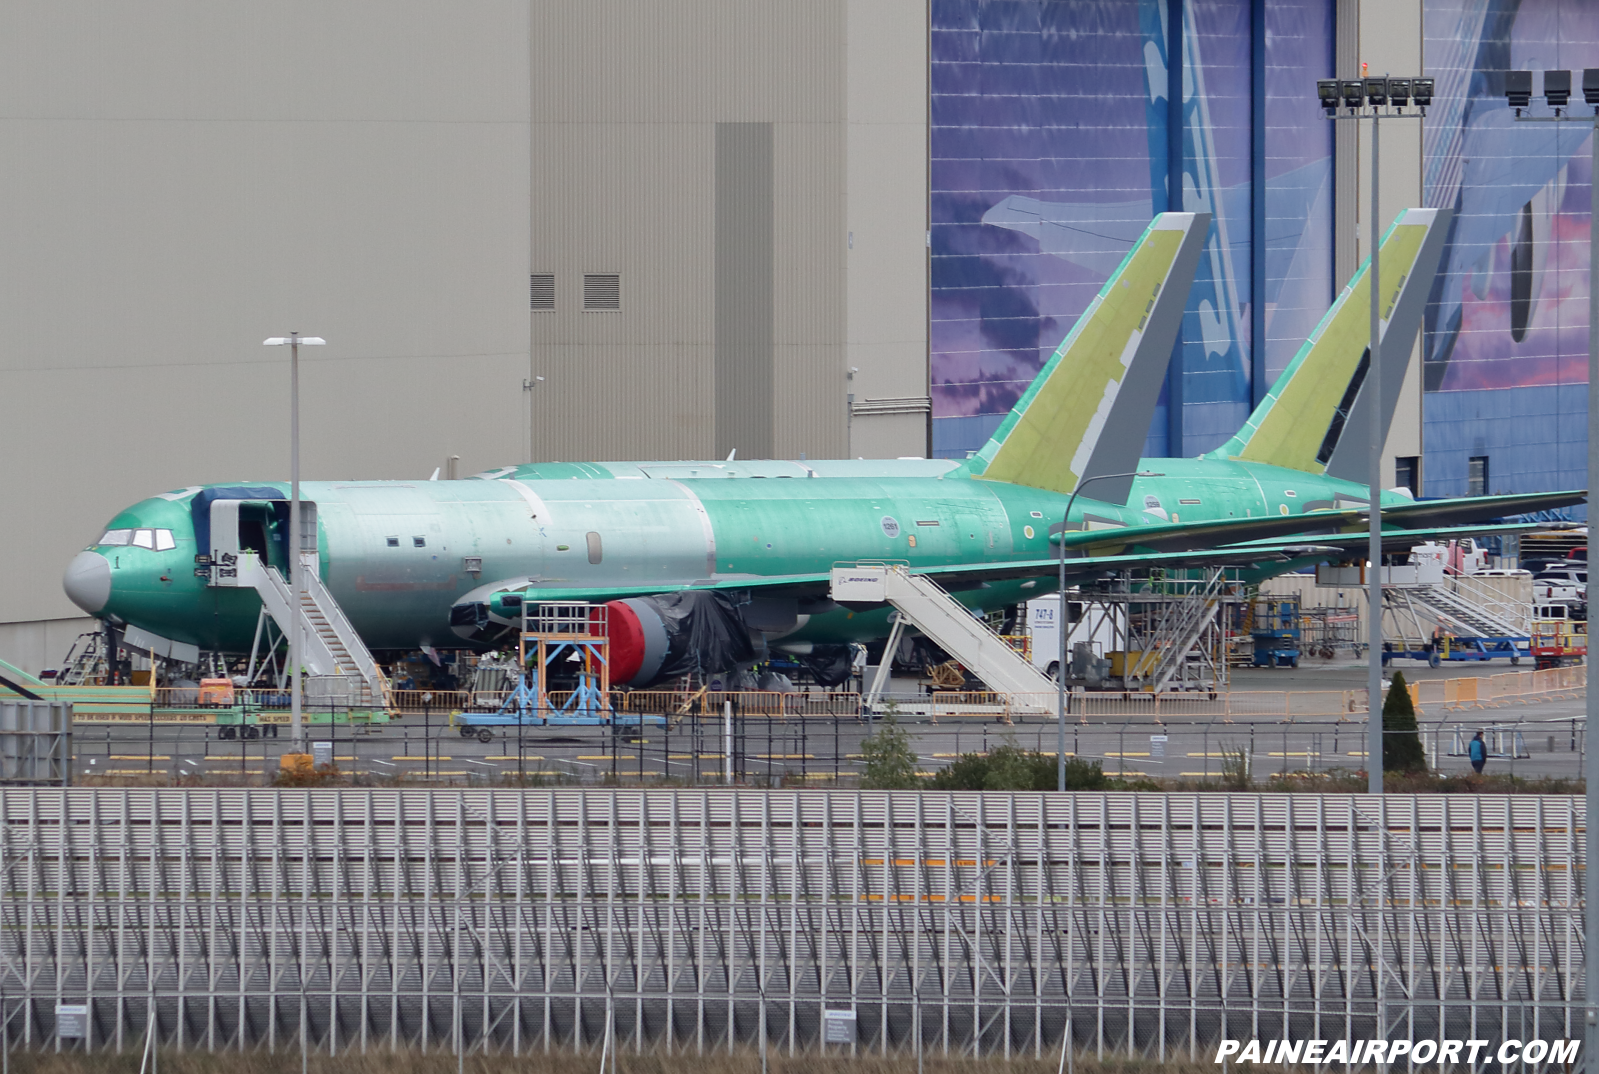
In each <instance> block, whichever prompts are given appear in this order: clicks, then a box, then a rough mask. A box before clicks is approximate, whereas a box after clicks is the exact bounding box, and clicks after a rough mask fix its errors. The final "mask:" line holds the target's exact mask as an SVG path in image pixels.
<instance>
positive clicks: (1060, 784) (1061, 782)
mask: <svg viewBox="0 0 1599 1074" xmlns="http://www.w3.org/2000/svg"><path fill="white" fill-rule="evenodd" d="M1165 476H1166V475H1165V474H1157V473H1155V472H1153V471H1151V470H1137V471H1134V472H1133V473H1130V474H1095V475H1094V476H1093V477H1085V478H1083V479H1082V480H1081V481H1079V482H1077V487H1076V488H1074V489H1072V494H1071V496H1070V497H1068V498H1067V500H1066V510H1065V511H1063V512H1062V513H1061V516H1060V588H1059V589H1058V590H1057V591H1056V592H1057V594H1058V596H1059V597H1060V609H1059V610H1058V611H1057V612H1056V613H1055V633H1056V635H1057V638H1056V640H1057V641H1059V643H1060V652H1059V655H1058V659H1057V662H1056V664H1055V718H1056V732H1055V789H1056V790H1058V791H1064V790H1065V789H1066V527H1067V526H1068V525H1070V524H1071V519H1072V504H1074V503H1076V502H1077V494H1078V493H1079V492H1081V491H1083V489H1085V488H1087V487H1088V486H1089V485H1092V484H1093V483H1094V482H1095V481H1109V480H1111V479H1112V478H1117V477H1165ZM1085 525H1086V524H1085Z"/></svg>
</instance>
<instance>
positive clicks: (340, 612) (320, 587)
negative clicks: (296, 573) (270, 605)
mask: <svg viewBox="0 0 1599 1074" xmlns="http://www.w3.org/2000/svg"><path fill="white" fill-rule="evenodd" d="M315 558H316V553H314V552H309V553H306V555H305V556H304V557H303V559H302V561H301V562H302V563H303V565H304V566H303V569H302V570H301V571H300V577H301V578H302V579H304V582H305V590H306V592H307V593H308V594H309V595H310V597H311V600H312V602H313V603H314V604H315V605H316V607H317V610H318V611H320V612H321V613H322V616H323V618H325V619H326V620H327V621H328V625H329V626H331V627H332V628H333V633H334V635H335V636H336V637H337V638H338V639H339V643H340V644H341V645H343V646H344V649H345V651H346V652H347V653H349V655H350V659H351V660H353V661H355V665H356V670H357V671H358V672H360V674H361V678H362V679H363V680H365V682H366V684H367V688H368V689H369V690H370V689H371V688H372V687H373V686H376V687H377V691H376V692H377V694H378V698H379V699H380V700H381V701H382V702H383V707H384V709H385V710H386V711H388V712H393V711H395V706H394V691H393V688H392V687H391V686H390V683H389V677H388V676H387V675H385V674H384V673H383V668H382V667H380V666H379V665H378V662H377V660H376V659H375V658H374V657H373V656H372V653H371V651H370V650H369V649H367V647H366V642H365V641H363V640H362V638H361V635H359V634H357V633H356V630H355V625H354V624H353V623H351V622H350V619H349V617H348V616H346V615H345V614H344V609H343V608H342V607H340V606H339V602H338V601H337V600H335V599H334V596H333V594H332V593H331V592H330V591H329V590H328V587H327V586H326V585H324V584H323V582H322V578H321V575H320V573H319V572H318V570H317V566H316V562H315ZM351 640H353V641H354V642H355V644H354V645H353V646H352V645H351V644H350V642H351Z"/></svg>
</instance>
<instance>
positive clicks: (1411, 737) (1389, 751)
mask: <svg viewBox="0 0 1599 1074" xmlns="http://www.w3.org/2000/svg"><path fill="white" fill-rule="evenodd" d="M1382 768H1383V771H1384V772H1422V771H1425V770H1426V768H1427V751H1426V750H1425V749H1423V748H1422V745H1421V734H1420V730H1419V728H1418V727H1417V725H1416V706H1415V704H1414V703H1413V702H1412V701H1411V699H1410V687H1409V686H1408V685H1407V684H1406V683H1405V674H1404V672H1402V671H1396V672H1394V679H1393V682H1392V683H1391V684H1390V685H1389V687H1388V697H1387V699H1386V700H1385V701H1384V702H1383V703H1382Z"/></svg>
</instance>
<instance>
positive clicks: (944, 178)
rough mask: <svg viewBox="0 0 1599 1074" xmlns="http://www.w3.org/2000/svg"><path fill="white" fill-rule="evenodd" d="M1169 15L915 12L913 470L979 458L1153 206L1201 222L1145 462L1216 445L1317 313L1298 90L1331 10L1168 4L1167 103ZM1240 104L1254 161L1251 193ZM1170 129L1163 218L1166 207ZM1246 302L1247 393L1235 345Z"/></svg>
mask: <svg viewBox="0 0 1599 1074" xmlns="http://www.w3.org/2000/svg"><path fill="white" fill-rule="evenodd" d="M1257 3H1258V0H1257ZM1170 15H1171V12H1169V11H1168V10H1167V7H1166V4H1165V3H1164V2H1157V0H933V4H932V26H931V34H932V39H931V72H930V85H931V94H932V100H931V110H932V111H931V132H930V138H931V161H930V175H931V192H930V193H931V214H932V235H931V241H932V250H933V257H932V294H931V296H930V297H931V303H930V312H931V325H930V350H931V370H930V372H931V381H932V386H933V387H932V394H933V450H934V454H935V455H938V456H941V457H946V458H959V457H963V456H964V455H965V454H966V453H967V452H969V451H973V450H975V449H977V448H978V447H981V446H982V444H983V442H984V440H986V438H987V437H988V435H989V433H990V432H991V431H992V430H993V429H994V427H995V426H996V425H998V423H999V421H1000V420H1001V419H1002V418H1003V416H1004V414H1005V413H1006V412H1007V411H1008V410H1009V409H1010V407H1011V406H1012V405H1013V404H1014V402H1015V401H1016V399H1017V397H1018V396H1019V395H1020V394H1021V392H1022V391H1024V390H1025V389H1026V387H1027V385H1028V383H1029V382H1031V380H1032V378H1033V376H1034V375H1035V374H1036V373H1037V371H1038V369H1039V368H1040V367H1041V366H1042V364H1043V362H1044V361H1045V360H1047V359H1048V357H1049V356H1050V355H1051V354H1052V353H1053V352H1054V350H1055V348H1056V347H1057V346H1058V345H1059V343H1060V340H1061V339H1062V338H1063V337H1064V336H1065V334H1066V332H1067V331H1068V330H1069V329H1070V327H1071V325H1072V323H1073V321H1074V320H1075V319H1076V317H1077V316H1078V315H1079V314H1080V313H1081V312H1082V311H1083V309H1084V308H1085V307H1086V306H1087V305H1088V303H1089V301H1090V300H1091V299H1092V298H1093V296H1094V294H1095V293H1096V292H1097V291H1098V289H1099V287H1100V286H1101V284H1103V282H1104V280H1105V279H1106V278H1107V277H1108V276H1109V274H1110V273H1111V271H1113V270H1114V269H1115V267H1116V265H1117V264H1118V263H1119V262H1120V260H1121V258H1122V256H1123V255H1124V254H1125V253H1126V252H1127V250H1128V249H1129V248H1130V247H1131V244H1132V243H1133V241H1135V240H1136V238H1137V237H1138V235H1139V234H1140V233H1141V232H1142V231H1143V229H1144V227H1145V226H1146V225H1147V224H1148V222H1149V219H1150V217H1151V216H1152V215H1153V214H1154V213H1156V212H1161V211H1164V210H1165V209H1167V208H1168V207H1172V208H1178V207H1180V208H1182V209H1184V210H1188V211H1207V212H1212V213H1214V214H1215V220H1214V223H1213V225H1212V228H1211V232H1210V236H1209V240H1208V243H1207V246H1206V249H1205V252H1204V256H1203V257H1202V259H1201V264H1200V268H1199V272H1198V275H1197V278H1196V280H1195V285H1194V288H1193V291H1192V293H1191V295H1190V298H1189V307H1188V312H1187V315H1186V317H1185V318H1184V324H1183V334H1182V341H1181V343H1180V346H1179V351H1180V354H1179V356H1178V363H1177V364H1180V367H1181V369H1182V374H1181V380H1180V382H1179V384H1178V386H1177V387H1178V390H1177V392H1176V393H1175V394H1176V397H1177V398H1178V399H1179V400H1180V411H1179V414H1178V416H1177V420H1176V421H1173V420H1172V419H1173V416H1172V415H1171V414H1170V413H1169V408H1170V406H1171V405H1172V397H1173V393H1172V392H1171V391H1170V384H1168V389H1167V390H1166V391H1163V392H1162V397H1161V402H1160V405H1159V407H1158V408H1157V412H1156V415H1155V419H1154V422H1153V423H1152V426H1151V429H1150V435H1149V440H1148V443H1147V445H1146V449H1145V453H1146V454H1148V455H1167V454H1180V455H1197V454H1199V453H1201V452H1203V451H1208V450H1210V449H1211V448H1213V447H1216V446H1217V445H1219V444H1220V443H1222V442H1223V441H1224V440H1225V439H1226V438H1227V437H1229V436H1231V435H1232V434H1233V433H1234V432H1235V431H1236V430H1237V428H1238V426H1239V425H1240V424H1241V423H1242V422H1243V420H1244V418H1245V417H1246V416H1247V415H1248V412H1249V409H1250V407H1251V405H1252V401H1253V399H1255V398H1258V396H1259V395H1260V394H1262V393H1263V392H1264V391H1265V389H1266V387H1269V381H1270V378H1271V377H1274V376H1275V375H1276V374H1277V373H1278V372H1280V371H1281V369H1282V368H1283V366H1285V365H1286V364H1287V362H1288V360H1289V359H1290V358H1291V357H1292V356H1293V354H1294V352H1295V351H1296V350H1297V349H1298V347H1299V345H1300V344H1301V343H1302V342H1303V341H1304V339H1305V337H1306V336H1307V335H1308V334H1309V332H1310V331H1311V329H1312V328H1314V326H1315V323H1316V321H1317V320H1318V319H1319V318H1320V316H1321V314H1322V313H1323V312H1324V311H1325V310H1326V308H1327V305H1328V303H1329V302H1330V301H1331V299H1332V295H1333V291H1334V281H1333V279H1332V272H1331V269H1332V244H1331V233H1332V191H1331V182H1332V168H1331V160H1332V133H1331V130H1330V127H1331V124H1328V123H1326V122H1325V121H1324V120H1322V119H1321V113H1320V110H1319V109H1318V108H1317V106H1316V104H1315V101H1314V95H1313V84H1314V80H1315V79H1316V78H1317V77H1321V76H1324V75H1325V74H1326V73H1327V72H1328V71H1330V70H1331V69H1332V39H1333V22H1332V19H1333V9H1332V3H1331V0H1272V2H1271V3H1269V4H1264V5H1261V7H1260V10H1259V11H1258V12H1257V20H1256V21H1252V19H1251V4H1250V3H1249V2H1248V0H1188V3H1186V4H1185V5H1184V6H1183V9H1182V11H1181V13H1180V15H1181V18H1180V23H1181V25H1180V30H1181V32H1180V34H1179V35H1177V37H1176V41H1177V43H1179V44H1180V53H1179V55H1180V58H1181V67H1180V71H1181V80H1180V84H1181V87H1182V88H1181V102H1180V108H1175V109H1174V108H1173V107H1172V106H1171V103H1170V102H1169V100H1168V84H1169V82H1170V80H1171V79H1170V68H1169V53H1170V52H1171V51H1172V48H1173V42H1172V41H1168V36H1169V33H1168V31H1169V30H1170V29H1172V21H1173V20H1171V19H1170V17H1169V16H1170ZM1260 32H1264V35H1265V49H1264V65H1263V66H1262V67H1259V68H1257V67H1256V66H1255V64H1254V62H1253V55H1252V48H1251V46H1252V43H1253V40H1254V36H1255V34H1257V33H1260ZM1257 92H1258V93H1260V94H1261V95H1262V97H1263V105H1264V107H1263V114H1264V124H1265V135H1266V137H1265V144H1266V147H1267V149H1266V154H1265V157H1264V167H1263V169H1262V170H1263V171H1264V183H1263V184H1262V185H1263V187H1264V189H1263V190H1261V191H1258V192H1257V191H1256V189H1255V185H1256V180H1257V179H1258V178H1259V176H1258V175H1257V174H1256V172H1255V170H1254V169H1253V168H1252V163H1253V160H1252V155H1251V144H1252V140H1253V138H1254V135H1255V133H1256V132H1255V131H1254V129H1253V118H1252V116H1253V113H1252V109H1251V105H1252V103H1253V101H1254V94H1256V93H1257ZM1174 120H1176V121H1178V122H1179V123H1180V128H1179V131H1180V145H1181V147H1182V162H1181V170H1180V174H1181V178H1182V188H1183V192H1182V199H1181V200H1182V204H1181V206H1176V205H1172V201H1173V199H1172V198H1171V197H1169V195H1168V187H1169V185H1170V183H1169V181H1168V180H1169V176H1170V174H1171V172H1172V169H1171V168H1170V167H1169V148H1168V147H1169V145H1170V144H1171V143H1172V141H1173V139H1171V138H1170V134H1171V123H1172V122H1173V121H1174ZM1257 194H1258V196H1259V197H1260V198H1262V199H1263V205H1264V220H1265V227H1264V231H1263V233H1262V234H1260V235H1256V234H1255V233H1254V232H1255V228H1254V226H1253V222H1254V219H1255V212H1254V210H1255V206H1256V202H1255V199H1256V197H1257ZM1257 243H1258V244H1259V249H1258V250H1257V245H1256V244H1257ZM1257 256H1259V257H1262V258H1264V273H1263V281H1264V288H1263V291H1264V293H1263V294H1261V295H1259V296H1256V295H1254V294H1253V293H1252V291H1253V289H1254V288H1253V286H1252V283H1251V281H1252V279H1254V274H1253V272H1252V269H1253V267H1254V260H1255V258H1256V257H1257ZM1257 298H1258V300H1259V301H1261V302H1262V303H1263V304H1264V323H1265V338H1264V339H1263V340H1261V341H1259V343H1258V345H1259V346H1260V347H1261V348H1263V353H1262V355H1261V357H1262V358H1263V362H1264V366H1265V371H1266V377H1265V378H1264V380H1265V381H1266V383H1263V384H1257V383H1256V379H1257V378H1256V377H1255V375H1254V368H1255V365H1256V346H1257V343H1256V341H1254V340H1252V339H1251V338H1250V336H1251V323H1252V312H1253V307H1252V303H1254V302H1255V301H1256V300H1257ZM1174 427H1175V428H1178V429H1180V432H1181V436H1180V439H1179V440H1178V441H1176V442H1174V441H1173V439H1172V437H1171V436H1170V435H1169V433H1170V432H1171V430H1172V429H1173V428H1174Z"/></svg>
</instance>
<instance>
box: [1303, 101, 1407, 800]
mask: <svg viewBox="0 0 1599 1074" xmlns="http://www.w3.org/2000/svg"><path fill="white" fill-rule="evenodd" d="M1334 85H1335V86H1337V87H1338V93H1337V94H1336V95H1335V96H1333V95H1331V91H1330V89H1329V86H1334ZM1432 85H1433V80H1432V79H1430V78H1389V77H1388V76H1387V75H1384V76H1382V77H1380V78H1358V79H1346V80H1343V81H1338V80H1333V79H1322V80H1320V81H1318V82H1317V83H1316V99H1317V100H1318V101H1320V102H1321V106H1322V108H1323V110H1325V112H1326V113H1327V118H1328V119H1334V120H1337V119H1352V120H1355V121H1356V122H1359V121H1360V120H1362V119H1370V120H1371V212H1370V213H1369V214H1368V215H1369V216H1370V218H1371V257H1370V262H1369V263H1370V268H1369V269H1368V270H1367V280H1366V282H1367V283H1368V284H1370V285H1371V365H1370V368H1369V369H1368V370H1367V372H1366V380H1365V384H1364V387H1363V388H1362V389H1361V395H1363V396H1368V397H1369V398H1368V401H1369V403H1370V405H1369V406H1368V407H1367V408H1366V413H1367V414H1368V415H1370V418H1371V427H1370V430H1369V431H1370V434H1371V460H1370V462H1371V469H1370V471H1369V472H1368V474H1367V480H1368V482H1369V487H1368V490H1367V491H1368V492H1370V494H1371V509H1370V515H1371V518H1370V526H1371V531H1370V533H1371V536H1370V541H1369V542H1368V546H1367V549H1366V558H1367V559H1368V560H1370V562H1371V566H1370V568H1369V570H1370V573H1369V574H1368V575H1367V576H1366V595H1367V605H1368V607H1367V612H1366V616H1367V619H1368V620H1369V622H1368V624H1367V627H1368V629H1367V642H1368V645H1367V647H1366V649H1367V652H1366V656H1367V663H1368V667H1367V669H1366V791H1367V792H1368V793H1370V794H1381V793H1382V737H1383V736H1382V700H1383V698H1382V449H1383V433H1384V431H1385V430H1384V429H1383V420H1382V336H1381V327H1382V326H1381V324H1380V321H1381V318H1382V304H1381V300H1380V297H1379V295H1378V276H1379V269H1380V267H1381V263H1382V257H1381V253H1382V249H1381V243H1382V231H1381V229H1380V227H1379V223H1378V218H1377V176H1378V172H1377V150H1378V139H1377V128H1378V123H1379V121H1381V120H1384V119H1421V118H1423V117H1425V116H1426V115H1427V106H1428V105H1430V104H1432ZM1338 100H1341V101H1342V103H1343V105H1344V108H1345V109H1346V111H1345V112H1344V113H1343V114H1339V111H1338V107H1337V103H1338ZM1411 101H1414V102H1415V104H1416V107H1417V108H1419V109H1420V111H1419V112H1407V111H1405V106H1406V104H1407V103H1409V102H1411ZM1368 107H1369V108H1370V111H1367V110H1366V109H1367V108H1368Z"/></svg>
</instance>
